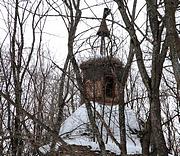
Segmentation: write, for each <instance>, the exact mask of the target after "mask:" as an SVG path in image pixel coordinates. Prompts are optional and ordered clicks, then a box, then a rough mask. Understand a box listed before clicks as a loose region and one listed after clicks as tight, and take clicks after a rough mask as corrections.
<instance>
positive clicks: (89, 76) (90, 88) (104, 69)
mask: <svg viewBox="0 0 180 156" xmlns="http://www.w3.org/2000/svg"><path fill="white" fill-rule="evenodd" d="M80 68H81V70H82V73H83V78H84V88H85V91H86V95H87V97H88V99H89V100H90V101H95V102H99V103H101V104H108V105H112V104H118V100H119V96H120V95H119V92H118V84H117V79H118V78H120V77H121V73H122V70H123V67H122V62H121V61H120V60H118V59H116V58H111V59H108V57H102V58H96V59H90V60H88V61H86V62H83V63H82V64H81V66H80Z"/></svg>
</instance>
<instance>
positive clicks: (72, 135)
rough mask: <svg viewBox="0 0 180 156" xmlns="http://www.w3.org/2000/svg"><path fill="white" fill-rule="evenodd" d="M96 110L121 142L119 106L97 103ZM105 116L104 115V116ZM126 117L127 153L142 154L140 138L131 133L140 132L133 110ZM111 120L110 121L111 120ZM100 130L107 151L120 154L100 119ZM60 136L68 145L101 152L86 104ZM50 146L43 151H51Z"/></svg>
mask: <svg viewBox="0 0 180 156" xmlns="http://www.w3.org/2000/svg"><path fill="white" fill-rule="evenodd" d="M92 105H93V104H92ZM94 106H95V107H94V109H95V110H96V111H97V112H99V114H101V115H102V116H104V117H103V119H104V121H105V122H106V124H107V125H110V129H111V132H112V134H113V135H114V137H115V138H116V139H117V140H118V142H119V140H120V134H119V120H118V118H119V116H118V106H113V107H111V106H104V105H101V104H98V103H96V104H95V105H94ZM103 114H104V115H103ZM125 117H126V130H127V151H128V154H139V153H141V145H140V141H139V138H138V137H137V135H135V134H133V135H132V134H131V133H130V129H131V130H138V129H139V126H138V122H137V119H136V115H135V113H134V112H133V110H131V109H129V108H126V109H125ZM109 118H110V120H109ZM96 123H97V125H98V128H99V130H102V134H103V135H102V136H103V140H104V141H105V142H106V141H107V142H106V149H107V150H109V151H111V152H114V153H116V154H120V150H119V148H118V146H117V145H116V144H115V143H114V142H113V141H112V140H111V138H110V136H108V134H107V131H106V129H105V128H104V127H103V126H102V123H101V122H100V120H99V119H97V120H96ZM60 135H61V137H62V138H63V139H64V141H66V142H67V143H68V144H73V145H83V146H90V147H91V148H92V150H99V147H98V143H97V141H96V142H94V141H93V137H92V129H91V126H90V123H89V118H88V114H87V110H86V107H85V104H83V105H81V106H80V107H79V108H78V109H77V110H76V111H75V112H74V113H73V114H72V115H71V116H69V117H68V118H67V119H66V120H65V121H64V123H63V124H62V127H61V129H60ZM49 146H50V145H45V146H43V147H41V149H40V150H41V151H42V152H43V153H45V151H46V152H47V151H48V150H49Z"/></svg>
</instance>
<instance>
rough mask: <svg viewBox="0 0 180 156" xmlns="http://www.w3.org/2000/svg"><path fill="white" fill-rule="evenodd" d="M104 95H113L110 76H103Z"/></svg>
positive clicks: (112, 80) (112, 81) (110, 96)
mask: <svg viewBox="0 0 180 156" xmlns="http://www.w3.org/2000/svg"><path fill="white" fill-rule="evenodd" d="M105 96H106V97H109V98H113V97H114V79H113V77H111V76H107V77H106V78H105Z"/></svg>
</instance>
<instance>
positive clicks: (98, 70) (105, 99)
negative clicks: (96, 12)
mask: <svg viewBox="0 0 180 156" xmlns="http://www.w3.org/2000/svg"><path fill="white" fill-rule="evenodd" d="M109 14H110V9H108V8H105V9H104V14H103V18H102V21H101V25H100V27H99V30H98V32H97V36H98V38H99V39H100V45H99V49H98V50H99V53H100V55H99V57H95V58H90V59H89V60H87V61H85V62H83V63H82V64H81V65H80V68H81V70H82V74H83V79H84V88H85V92H86V95H87V98H88V99H89V100H90V101H94V102H98V103H101V104H107V105H115V104H118V101H119V97H120V96H121V95H120V93H119V91H118V83H117V82H118V79H119V78H120V77H121V74H122V70H123V64H122V62H121V61H120V60H119V59H117V58H115V57H114V56H113V55H112V53H111V51H110V52H107V48H109V49H110V50H111V49H113V47H107V46H109V45H110V44H109V43H110V42H111V37H110V31H109V30H108V27H107V24H106V17H107V16H108V15H109ZM107 40H109V43H108V44H106V41H107Z"/></svg>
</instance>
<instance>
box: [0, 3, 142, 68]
mask: <svg viewBox="0 0 180 156" xmlns="http://www.w3.org/2000/svg"><path fill="white" fill-rule="evenodd" d="M7 1H10V2H11V1H12V0H7ZM141 1H142V3H138V5H139V6H138V7H137V8H141V7H142V6H143V5H144V0H141ZM32 2H33V0H31V3H29V4H28V5H30V6H31V5H32ZM97 2H98V3H101V2H102V3H103V2H104V1H103V0H102V1H97V0H92V1H90V2H89V1H88V5H89V6H91V5H93V7H92V8H91V10H90V9H89V8H88V5H87V3H86V1H82V3H81V8H82V16H83V17H93V18H94V17H98V18H101V17H102V14H103V10H104V8H105V7H107V6H106V5H100V6H97ZM0 4H1V3H0ZM25 4H26V2H21V6H25ZM107 5H108V7H109V8H110V9H112V13H113V14H114V13H116V14H115V17H114V18H115V21H116V22H119V23H120V24H123V23H122V21H121V18H120V15H119V11H118V10H117V6H116V4H115V3H107ZM129 5H130V6H132V0H130V1H129ZM43 9H44V10H45V9H46V7H42V10H43ZM0 10H1V14H0V34H1V36H0V43H2V41H3V39H4V37H5V35H6V31H4V29H5V25H4V21H3V16H4V18H6V10H5V9H4V8H3V7H2V6H1V7H0ZM13 12H14V10H13ZM137 12H138V11H137ZM143 16H144V14H143V12H142V14H141V16H140V17H139V19H137V20H138V22H137V24H138V25H139V26H140V25H141V23H143V21H142V17H143ZM108 18H109V19H111V16H108ZM29 19H30V20H31V18H29ZM83 21H85V20H84V19H83ZM139 21H141V22H139ZM85 22H86V23H83V22H81V24H79V27H78V31H77V32H81V31H84V30H86V29H87V28H89V27H93V26H99V25H100V20H86V21H85ZM29 26H31V23H29V25H28V24H27V27H26V30H25V32H26V33H25V42H26V43H27V45H28V43H31V38H32V37H31V36H32V34H31V33H32V32H31V30H30V28H29ZM114 28H115V29H118V30H117V34H115V35H117V36H118V37H121V36H122V35H124V36H126V35H127V34H126V32H124V30H123V29H122V28H121V27H119V26H118V25H114ZM97 30H98V28H95V29H93V30H92V31H91V32H87V34H86V35H84V36H83V37H88V35H92V34H94V35H95V34H96V32H97ZM7 42H8V41H7ZM124 44H126V43H124ZM43 45H44V48H45V49H49V50H50V53H51V56H52V57H54V59H55V61H56V63H58V64H59V65H62V64H63V62H64V59H65V58H66V55H67V30H66V28H65V25H64V23H63V22H62V19H61V17H48V19H47V21H46V25H45V29H44V34H43ZM28 46H30V45H28ZM85 55H86V54H85Z"/></svg>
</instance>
